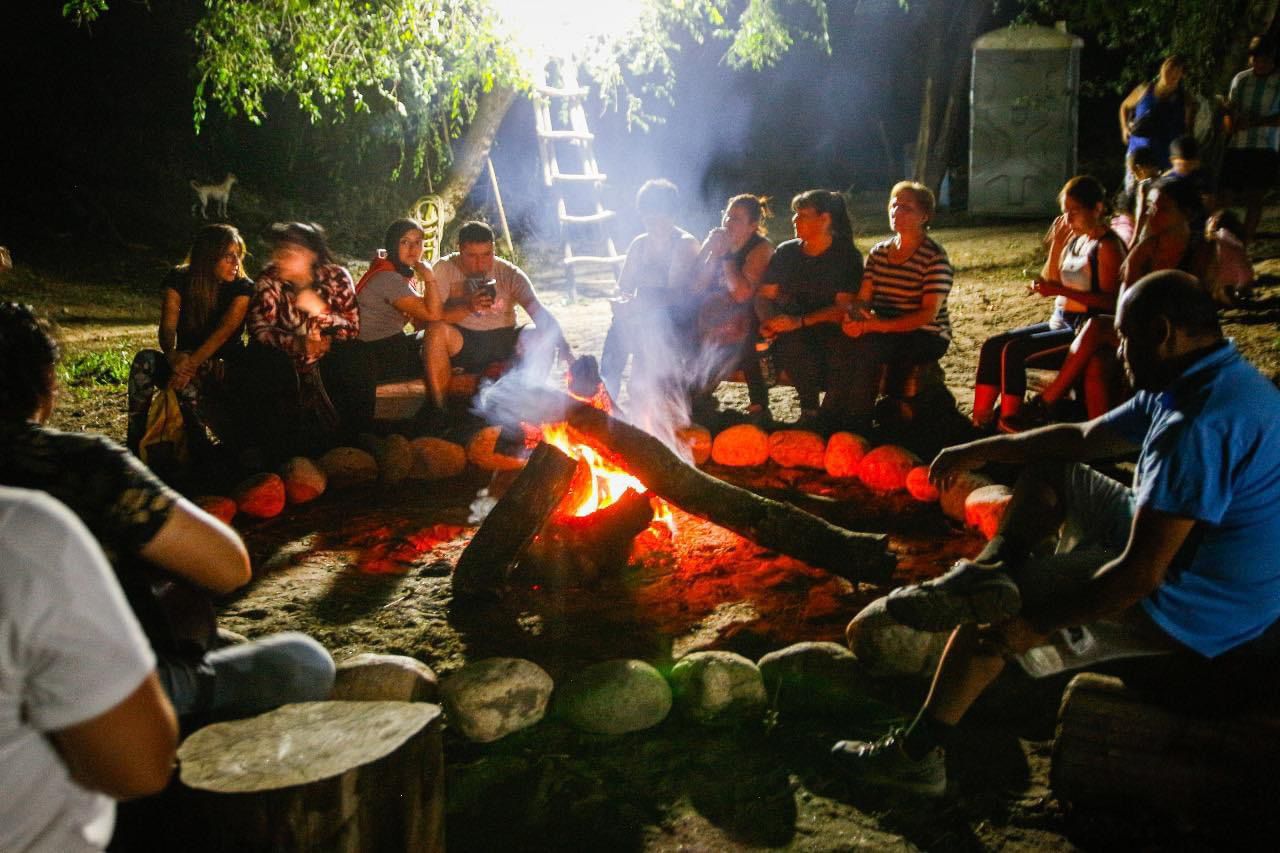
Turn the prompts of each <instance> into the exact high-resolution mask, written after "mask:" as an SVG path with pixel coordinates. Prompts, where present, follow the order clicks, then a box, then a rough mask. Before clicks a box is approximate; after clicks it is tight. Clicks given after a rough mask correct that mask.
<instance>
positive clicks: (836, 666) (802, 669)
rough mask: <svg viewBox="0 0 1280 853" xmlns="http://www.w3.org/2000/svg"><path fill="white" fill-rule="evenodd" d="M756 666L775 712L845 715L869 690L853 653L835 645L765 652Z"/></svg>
mask: <svg viewBox="0 0 1280 853" xmlns="http://www.w3.org/2000/svg"><path fill="white" fill-rule="evenodd" d="M757 665H758V666H759V667H760V674H761V676H762V677H763V678H764V689H765V693H766V694H767V695H768V696H769V701H770V703H772V704H773V705H774V706H775V707H776V708H777V709H778V710H783V711H811V712H817V713H828V714H837V713H847V712H848V710H849V709H850V708H853V707H856V706H857V705H858V704H860V703H862V702H863V701H865V699H866V697H867V695H868V693H869V692H870V690H871V689H872V687H871V686H870V685H869V684H868V675H867V673H866V671H865V670H863V669H862V668H861V667H860V666H859V665H858V661H857V660H856V659H855V658H854V656H853V652H851V651H849V650H848V649H846V648H845V647H844V646H842V645H840V644H839V643H815V642H807V643H796V644H795V645H791V646H787V647H786V648H785V649H778V650H777V651H776V652H769V654H767V655H765V656H764V657H762V658H760V660H759V661H758V662H757Z"/></svg>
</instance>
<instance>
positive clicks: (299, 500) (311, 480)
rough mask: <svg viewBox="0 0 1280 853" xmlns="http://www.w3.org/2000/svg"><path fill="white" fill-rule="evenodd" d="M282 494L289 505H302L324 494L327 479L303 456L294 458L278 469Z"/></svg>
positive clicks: (318, 468)
mask: <svg viewBox="0 0 1280 853" xmlns="http://www.w3.org/2000/svg"><path fill="white" fill-rule="evenodd" d="M280 479H282V480H284V493H285V496H286V497H288V498H289V503H291V504H304V503H306V502H307V501H313V500H315V499H316V498H318V497H320V496H321V495H323V494H324V490H325V488H326V487H327V486H328V484H329V478H328V477H326V476H325V473H324V472H323V471H321V470H320V466H319V465H317V464H316V463H314V462H312V461H311V460H310V459H308V458H307V457H305V456H295V457H293V458H292V459H290V460H289V461H288V462H286V463H284V465H283V466H282V467H281V468H280Z"/></svg>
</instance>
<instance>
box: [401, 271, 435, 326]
mask: <svg viewBox="0 0 1280 853" xmlns="http://www.w3.org/2000/svg"><path fill="white" fill-rule="evenodd" d="M413 272H414V277H415V278H417V279H418V282H419V285H420V286H421V287H422V295H421V296H419V295H418V294H416V293H406V294H405V295H404V296H401V297H399V298H397V299H393V300H392V301H391V307H393V308H395V309H396V310H397V311H399V312H400V313H401V314H403V315H404V316H405V317H406V318H408V320H409V322H410V323H412V324H413V327H414V328H415V329H421V328H423V327H424V326H426V325H427V323H430V322H432V321H433V320H436V319H438V317H437V316H433V314H432V312H431V310H430V308H429V300H428V294H432V293H435V291H436V279H435V276H434V275H432V273H431V268H430V267H428V266H427V265H426V264H424V263H422V262H421V261H419V262H418V265H417V266H416V267H414V268H413Z"/></svg>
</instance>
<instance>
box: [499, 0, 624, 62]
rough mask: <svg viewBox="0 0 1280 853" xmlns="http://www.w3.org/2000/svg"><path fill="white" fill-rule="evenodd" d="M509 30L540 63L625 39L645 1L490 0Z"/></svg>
mask: <svg viewBox="0 0 1280 853" xmlns="http://www.w3.org/2000/svg"><path fill="white" fill-rule="evenodd" d="M489 3H490V5H491V6H492V7H493V9H494V11H496V12H497V13H498V15H499V16H500V17H501V18H502V23H503V25H504V29H505V31H506V32H507V33H508V34H509V35H510V36H511V38H512V39H513V40H515V41H516V42H517V43H518V44H520V46H521V47H523V48H524V49H525V50H527V51H528V52H530V53H532V54H533V55H534V58H535V59H537V60H539V61H540V60H542V59H544V58H546V57H561V56H565V55H573V54H574V53H575V52H576V51H581V50H583V49H584V48H586V46H587V45H588V44H589V43H591V42H593V41H597V40H605V41H609V40H621V39H623V38H624V37H625V36H626V35H627V34H628V33H630V32H631V31H632V30H633V29H634V28H635V26H636V25H637V23H638V22H639V20H640V17H641V15H642V14H643V12H644V6H645V0H489Z"/></svg>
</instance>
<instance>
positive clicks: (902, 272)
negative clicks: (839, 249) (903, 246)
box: [862, 237, 952, 341]
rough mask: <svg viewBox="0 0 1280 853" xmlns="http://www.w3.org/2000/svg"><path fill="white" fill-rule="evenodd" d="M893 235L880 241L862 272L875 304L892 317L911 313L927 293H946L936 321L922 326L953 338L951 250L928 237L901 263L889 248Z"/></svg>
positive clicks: (890, 247) (882, 312) (946, 338)
mask: <svg viewBox="0 0 1280 853" xmlns="http://www.w3.org/2000/svg"><path fill="white" fill-rule="evenodd" d="M892 249H893V238H889V239H888V240H885V241H884V242H881V243H877V244H876V245H874V246H872V247H871V252H870V253H869V254H868V255H867V268H866V272H864V273H863V275H862V282H863V287H864V288H865V286H866V284H867V282H870V283H871V307H872V309H874V310H875V312H876V314H878V315H880V316H881V317H886V318H892V317H899V316H901V315H903V314H909V313H911V312H912V311H915V310H917V309H919V308H920V303H921V302H922V301H923V300H924V295H925V294H926V293H939V294H942V305H941V306H939V308H938V316H937V317H935V318H934V320H933V322H931V323H925V324H924V325H923V326H921V327H920V328H919V331H921V332H930V333H932V334H935V335H937V336H939V337H940V338H942V339H943V340H947V341H949V340H951V318H950V317H949V316H948V314H947V294H948V293H950V292H951V278H952V271H951V261H949V260H948V259H947V252H946V250H945V249H943V248H942V247H941V246H939V245H938V244H937V243H935V242H934V241H933V238H932V237H925V238H924V242H923V243H921V244H920V245H919V247H917V248H916V250H915V252H914V253H913V254H912V255H911V257H909V258H907V259H906V261H904V262H903V263H901V264H894V263H890V261H889V252H890V251H891V250H892Z"/></svg>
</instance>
